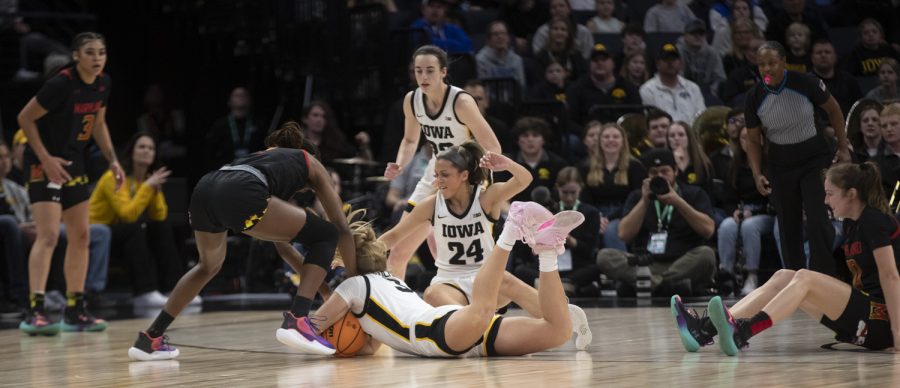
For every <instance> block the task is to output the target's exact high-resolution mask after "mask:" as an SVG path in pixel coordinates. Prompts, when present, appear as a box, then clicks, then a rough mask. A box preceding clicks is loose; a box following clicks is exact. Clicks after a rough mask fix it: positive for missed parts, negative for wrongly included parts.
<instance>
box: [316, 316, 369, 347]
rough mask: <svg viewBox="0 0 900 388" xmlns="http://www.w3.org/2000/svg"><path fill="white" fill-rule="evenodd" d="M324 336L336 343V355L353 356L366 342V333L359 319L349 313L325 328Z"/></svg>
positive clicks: (333, 343)
mask: <svg viewBox="0 0 900 388" xmlns="http://www.w3.org/2000/svg"><path fill="white" fill-rule="evenodd" d="M322 336H323V337H325V339H327V340H328V342H331V344H332V345H334V349H335V352H334V355H335V356H338V357H353V356H354V355H356V352H359V350H360V349H362V347H363V345H365V343H366V333H365V332H363V330H362V326H361V325H360V324H359V320H358V319H356V317H354V316H353V314H349V313H348V314H347V315H344V317H343V318H341V319H340V320H339V321H337V322H335V323H334V325H331V327H329V328H328V330H325V332H324V333H322Z"/></svg>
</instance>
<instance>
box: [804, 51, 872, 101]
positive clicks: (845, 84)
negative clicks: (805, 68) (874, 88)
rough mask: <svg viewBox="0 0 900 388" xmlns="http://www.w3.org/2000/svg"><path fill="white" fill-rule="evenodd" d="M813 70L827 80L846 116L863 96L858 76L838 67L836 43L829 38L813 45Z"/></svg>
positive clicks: (823, 79) (826, 83) (827, 85)
mask: <svg viewBox="0 0 900 388" xmlns="http://www.w3.org/2000/svg"><path fill="white" fill-rule="evenodd" d="M811 59H812V72H813V73H814V74H815V75H816V76H817V77H819V79H821V80H822V81H825V86H826V87H828V91H830V92H831V95H832V96H834V99H835V100H837V102H838V105H840V106H841V112H843V113H844V116H847V114H848V113H849V112H850V108H851V107H852V106H853V103H854V102H856V101H857V100H859V99H860V98H862V92H861V91H860V90H859V83H858V82H856V78H853V76H852V75H851V74H850V73H848V72H846V71H844V70H843V69H839V68H837V67H836V66H837V61H838V58H837V53H836V51H835V49H834V45H832V44H831V42H829V41H827V40H818V41H816V42H815V43H813V46H812V58H811Z"/></svg>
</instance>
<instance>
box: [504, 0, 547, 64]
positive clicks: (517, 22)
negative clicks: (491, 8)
mask: <svg viewBox="0 0 900 388" xmlns="http://www.w3.org/2000/svg"><path fill="white" fill-rule="evenodd" d="M500 19H501V20H503V21H504V22H506V25H507V26H508V27H509V32H510V33H512V35H513V37H515V47H516V52H518V53H520V54H522V55H526V54H527V53H529V52H530V51H529V50H530V49H531V45H529V44H528V40H529V39H530V38H531V36H532V34H534V32H535V31H537V29H538V28H540V27H541V25H543V24H544V23H546V22H547V19H550V11H549V9H548V7H547V3H545V2H543V1H538V0H514V1H512V2H506V3H505V5H504V6H503V9H502V11H501V12H500ZM534 53H536V52H534Z"/></svg>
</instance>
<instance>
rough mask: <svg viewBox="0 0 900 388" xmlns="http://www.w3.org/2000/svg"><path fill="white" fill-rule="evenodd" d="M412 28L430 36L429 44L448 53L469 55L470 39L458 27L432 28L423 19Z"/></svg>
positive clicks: (450, 25)
mask: <svg viewBox="0 0 900 388" xmlns="http://www.w3.org/2000/svg"><path fill="white" fill-rule="evenodd" d="M412 27H413V28H424V29H425V30H426V31H428V34H429V35H430V36H431V43H432V44H434V45H435V46H438V47H440V48H442V49H444V50H446V51H447V52H450V53H471V52H472V39H469V36H468V35H466V32H465V31H463V29H462V28H460V27H459V26H456V25H453V24H448V23H444V24H442V25H440V26H437V27H434V26H430V25H428V23H426V22H425V19H419V20H416V21H415V22H414V23H413V24H412Z"/></svg>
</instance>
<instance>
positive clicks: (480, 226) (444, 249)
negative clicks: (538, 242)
mask: <svg viewBox="0 0 900 388" xmlns="http://www.w3.org/2000/svg"><path fill="white" fill-rule="evenodd" d="M483 190H484V189H482V188H481V187H475V188H474V189H473V190H472V199H471V202H469V208H468V209H466V211H465V213H463V214H454V213H453V211H451V210H450V208H449V207H448V206H447V201H446V200H445V199H444V196H443V194H441V191H440V190H438V192H437V197H436V198H435V201H434V217H433V223H434V240H435V243H437V257H436V258H435V260H434V264H435V265H436V266H437V267H438V273H439V274H440V275H442V276H446V275H447V274H452V273H458V274H460V275H470V274H474V273H475V272H477V271H478V269H479V268H481V264H482V262H483V260H484V258H485V257H487V256H488V254H490V253H491V249H493V248H494V237H493V235H492V228H493V225H494V223H493V222H492V221H491V220H490V219H489V216H488V214H487V213H486V212H484V210H482V209H481V193H482V191H483Z"/></svg>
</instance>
